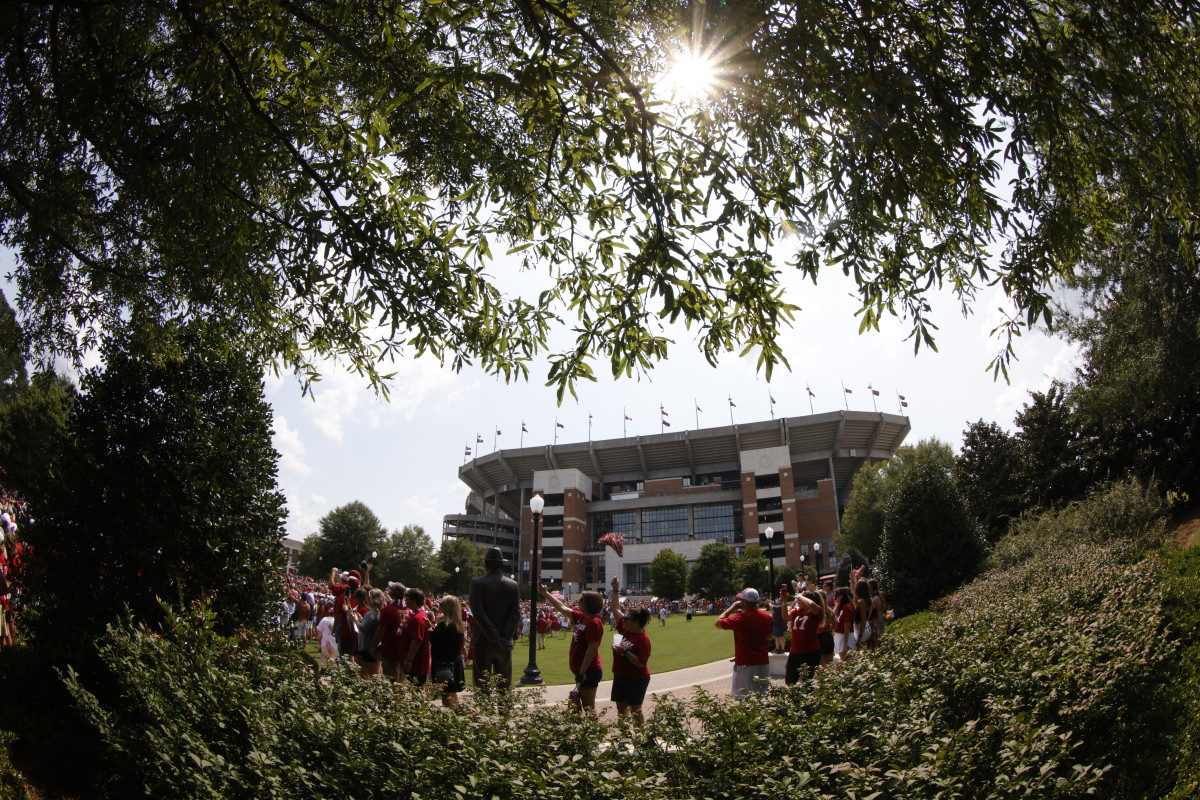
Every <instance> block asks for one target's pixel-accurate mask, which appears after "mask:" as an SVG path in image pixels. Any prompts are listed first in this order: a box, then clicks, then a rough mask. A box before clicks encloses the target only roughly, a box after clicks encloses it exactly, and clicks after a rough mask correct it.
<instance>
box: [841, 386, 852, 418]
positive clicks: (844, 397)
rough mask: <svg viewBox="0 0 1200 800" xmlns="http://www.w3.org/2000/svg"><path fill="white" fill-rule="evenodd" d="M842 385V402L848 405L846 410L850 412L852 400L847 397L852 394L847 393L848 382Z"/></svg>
mask: <svg viewBox="0 0 1200 800" xmlns="http://www.w3.org/2000/svg"><path fill="white" fill-rule="evenodd" d="M841 384H842V402H843V403H845V404H846V410H847V411H849V410H850V398H848V397H847V396H846V395H848V394H850V392H848V391H846V382H845V381H842V382H841Z"/></svg>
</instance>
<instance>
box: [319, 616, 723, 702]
mask: <svg viewBox="0 0 1200 800" xmlns="http://www.w3.org/2000/svg"><path fill="white" fill-rule="evenodd" d="M716 619H717V616H716V615H715V614H713V615H711V616H702V615H696V616H694V617H692V621H691V622H688V621H687V617H686V616H685V615H683V614H677V615H675V616H673V617H668V618H667V624H666V626H665V627H664V626H662V625H659V624H658V620H657V619H652V620H650V627H649V628H648V629H647V631H646V632H647V633H649V634H650V646H651V650H650V672H651V673H653V674H658V673H662V672H671V671H672V670H676V669H685V668H687V667H694V666H696V665H697V664H708V663H710V662H712V661H719V660H720V659H722V658H733V634H732V633H730V632H729V631H721V630H717V629H716V628H715V627H713V622H715V621H716ZM560 634H561V635H563V636H569V633H568V632H565V631H560ZM570 645H571V640H570V638H562V639H554V638H551V637H549V636H547V637H546V649H545V650H538V651H537V665H538V669H540V670H541V671H542V680H544V681H545V682H546V685H547V686H558V685H560V684H564V683H574V682H575V678H574V677H573V676H572V675H571V671H570V670H569V669H567V651H568V650H569V649H570ZM306 649H307V650H308V651H309V653H311V654H312V655H313V657H314V658H316V657H317V643H316V641H315V640H314V641H312V642H309V643H308V645H307V646H306ZM600 660H601V662H602V663H603V664H604V679H605V680H611V679H612V629H611V628H609V627H608V626H607V625H606V626H605V627H604V641H603V642H602V643H601V645H600ZM528 664H529V641H528V640H527V639H522V640H521V641H519V642H517V646H516V648H514V649H513V681H514V682H516V681H519V680H520V679H521V675H522V674H523V673H524V672H525V667H526V666H527V665H528ZM467 671H468V673H469V672H470V669H468V670H467ZM467 680H468V681H469V680H470V675H469V674H468V676H467Z"/></svg>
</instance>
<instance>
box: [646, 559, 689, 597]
mask: <svg viewBox="0 0 1200 800" xmlns="http://www.w3.org/2000/svg"><path fill="white" fill-rule="evenodd" d="M687 578H688V566H687V559H685V558H684V557H683V556H681V555H680V554H679V553H676V552H675V551H674V550H670V549H664V550H659V551H658V553H656V554H655V556H654V558H652V559H650V591H652V592H653V593H654V595H655V596H656V597H662V598H665V599H667V600H682V599H683V596H684V595H685V594H687Z"/></svg>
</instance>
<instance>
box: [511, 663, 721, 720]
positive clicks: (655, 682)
mask: <svg viewBox="0 0 1200 800" xmlns="http://www.w3.org/2000/svg"><path fill="white" fill-rule="evenodd" d="M607 674H611V673H607ZM513 677H514V678H515V677H517V676H513ZM518 680H519V678H518ZM732 680H733V662H732V661H731V660H730V659H728V658H724V659H721V660H720V661H713V662H712V663H709V664H700V665H698V666H695V667H688V668H687V669H680V670H675V671H674V672H664V673H662V674H658V675H654V674H652V675H651V676H650V689H649V691H647V692H646V703H645V708H646V710H647V711H649V709H650V706H651V705H652V700H651V698H653V697H655V696H656V695H666V694H671V695H675V696H677V697H682V698H687V697H690V696H691V695H693V694H695V692H696V690H697V689H698V688H699V689H703V690H705V691H706V692H708V693H709V694H717V695H728V694H729V690H730V686H731V683H732ZM574 688H575V685H574V684H570V683H568V684H563V685H561V686H547V687H545V689H544V691H545V693H546V694H545V697H546V704H547V705H564V706H565V705H566V703H567V696H568V695H569V694H570V692H571V690H572V689H574ZM611 696H612V681H611V680H607V681H601V683H600V686H599V688H597V689H596V711H598V712H602V711H604V710H605V709H608V708H613V706H614V704H613V702H612V701H611V700H609V699H608V698H609V697H611Z"/></svg>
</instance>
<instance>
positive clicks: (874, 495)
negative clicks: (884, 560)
mask: <svg viewBox="0 0 1200 800" xmlns="http://www.w3.org/2000/svg"><path fill="white" fill-rule="evenodd" d="M923 461H932V462H934V463H936V464H938V465H939V466H940V467H941V468H942V469H944V470H946V471H947V472H949V471H950V470H951V469H952V468H953V467H954V451H953V450H951V449H950V446H949V445H948V444H946V443H945V442H942V441H939V440H938V439H937V438H930V439H922V440H921V441H919V442H917V444H916V445H907V444H906V445H904V446H902V447H900V448H898V449H897V450H896V452H895V453H894V454H892V457H891V458H889V459H888V460H887V461H881V462H880V463H878V464H875V465H873V466H869V467H863V468H862V469H860V470H859V471H858V473H857V474H855V476H854V483H853V484H852V485H851V487H850V497H849V499H847V501H846V511H845V513H844V514H843V515H842V529H841V531H840V532H839V533H838V535H837V536H836V537H835V538H834V542H835V544H836V545H837V549H838V552H839V553H850V554H851V557H852V558H854V559H855V560H862V561H874V560H875V558H876V557H877V556H878V555H879V548H880V545H881V544H882V541H883V526H884V510H885V508H886V507H887V502H888V499H889V498H890V496H891V493H892V491H893V488H894V484H895V482H896V480H897V478H898V476H900V475H902V474H903V473H904V472H906V471H907V470H909V469H910V468H911V467H912V465H913V464H915V463H918V462H923Z"/></svg>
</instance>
